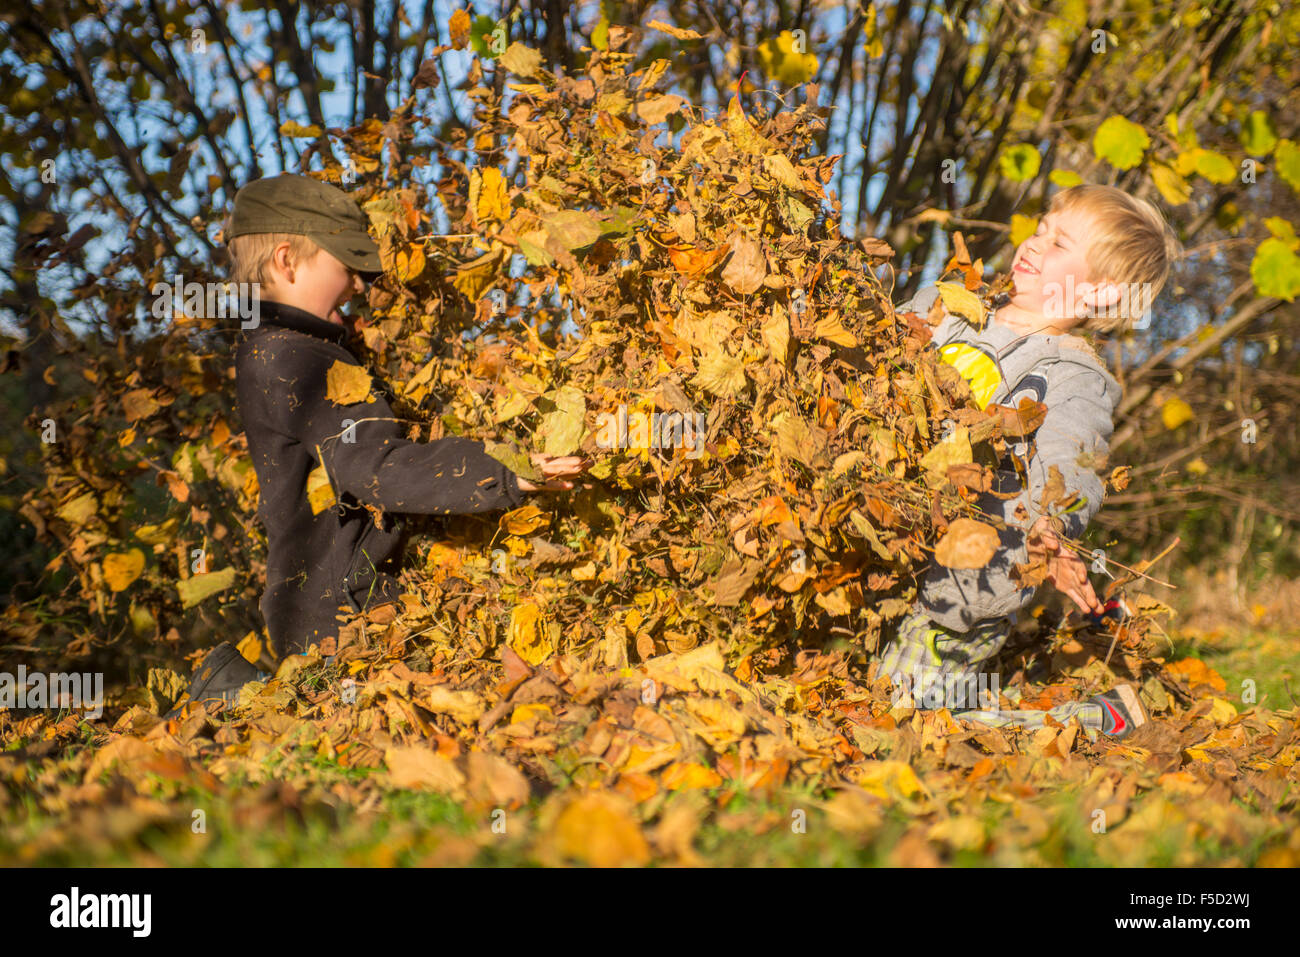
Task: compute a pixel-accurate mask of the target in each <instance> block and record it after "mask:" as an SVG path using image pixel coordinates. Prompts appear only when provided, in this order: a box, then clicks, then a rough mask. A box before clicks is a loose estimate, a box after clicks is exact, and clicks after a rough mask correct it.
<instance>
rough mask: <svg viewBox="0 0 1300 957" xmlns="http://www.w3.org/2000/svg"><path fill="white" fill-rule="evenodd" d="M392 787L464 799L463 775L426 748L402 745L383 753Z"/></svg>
mask: <svg viewBox="0 0 1300 957" xmlns="http://www.w3.org/2000/svg"><path fill="white" fill-rule="evenodd" d="M384 764H386V765H387V766H388V772H389V774H390V775H391V777H392V782H393V787H398V788H411V789H413V790H428V791H436V792H437V793H439V794H450V795H453V796H456V797H460V796H462V795H463V791H464V786H465V775H464V774H463V773H461V770H460V768H458V767H456V765H455V763H454V762H453V761H451V760H449V759H447V758H445V757H443V756H442V755H440V754H438V753H437V752H435V751H431V750H430V749H429V748H427V747H421V746H419V745H402V746H399V747H392V748H389V749H388V750H387V751H385V752H384Z"/></svg>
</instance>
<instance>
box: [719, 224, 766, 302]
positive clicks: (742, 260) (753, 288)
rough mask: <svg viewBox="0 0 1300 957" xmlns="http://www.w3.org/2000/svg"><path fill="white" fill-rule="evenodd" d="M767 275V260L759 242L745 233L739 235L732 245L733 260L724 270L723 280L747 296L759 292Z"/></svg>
mask: <svg viewBox="0 0 1300 957" xmlns="http://www.w3.org/2000/svg"><path fill="white" fill-rule="evenodd" d="M766 275H767V260H766V259H765V258H764V257H763V250H762V249H761V248H760V247H759V245H758V243H756V242H754V240H752V239H750V238H749V237H748V236H745V235H738V236H737V237H736V240H735V243H734V244H733V245H732V253H731V260H730V261H729V262H728V263H727V265H726V267H725V268H724V269H723V270H722V278H723V281H725V282H726V283H727V285H729V286H730V287H731V288H732V289H734V290H736V292H738V293H740V294H741V295H742V296H747V295H749V294H750V293H753V292H757V291H758V290H759V289H760V288H761V287H762V285H763V277H765V276H766Z"/></svg>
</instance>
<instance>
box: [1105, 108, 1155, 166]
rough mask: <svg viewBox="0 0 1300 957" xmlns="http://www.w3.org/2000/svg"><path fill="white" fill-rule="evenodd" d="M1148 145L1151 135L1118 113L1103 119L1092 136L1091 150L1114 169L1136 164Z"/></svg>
mask: <svg viewBox="0 0 1300 957" xmlns="http://www.w3.org/2000/svg"><path fill="white" fill-rule="evenodd" d="M1150 145H1151V137H1150V136H1148V135H1147V131H1146V130H1144V129H1143V128H1142V127H1140V126H1138V125H1137V124H1136V123H1134V122H1132V121H1130V120H1127V119H1125V118H1124V117H1122V116H1119V115H1116V116H1112V117H1110V118H1109V119H1107V120H1105V121H1104V122H1103V123H1102V124H1101V125H1100V126H1099V127H1097V132H1096V133H1095V134H1093V137H1092V151H1093V152H1094V153H1095V154H1096V155H1097V158H1098V159H1102V160H1105V161H1106V162H1108V163H1109V164H1110V165H1111V166H1113V167H1115V168H1116V169H1132V168H1133V167H1134V166H1137V164H1138V163H1140V162H1142V154H1143V153H1145V152H1146V150H1147V148H1148V147H1149V146H1150Z"/></svg>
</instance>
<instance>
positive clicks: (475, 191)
mask: <svg viewBox="0 0 1300 957" xmlns="http://www.w3.org/2000/svg"><path fill="white" fill-rule="evenodd" d="M469 198H470V203H471V205H472V206H473V207H474V216H475V218H476V219H477V220H478V222H480V223H482V222H484V221H485V220H489V219H496V220H500V221H501V222H505V221H506V220H507V219H509V218H510V195H509V189H508V186H507V184H506V178H505V177H504V176H502V175H501V170H499V169H497V168H496V167H495V166H487V167H484V168H483V170H481V171H480V170H477V169H476V170H474V171H473V172H472V173H470V176H469Z"/></svg>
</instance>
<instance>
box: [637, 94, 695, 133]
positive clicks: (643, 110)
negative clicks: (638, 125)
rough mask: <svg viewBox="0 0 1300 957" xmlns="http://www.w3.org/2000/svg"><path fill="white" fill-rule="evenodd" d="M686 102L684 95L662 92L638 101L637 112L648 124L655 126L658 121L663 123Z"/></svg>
mask: <svg viewBox="0 0 1300 957" xmlns="http://www.w3.org/2000/svg"><path fill="white" fill-rule="evenodd" d="M685 102H686V100H685V98H683V97H680V96H675V95H673V94H671V93H661V94H658V95H656V96H650V97H647V98H646V99H644V100H642V101H641V102H640V103H638V104H637V105H636V112H637V115H638V116H640V117H641V119H642V120H643V121H644V122H645V123H646V125H647V126H654V125H655V124H656V123H662V122H663V121H664V120H666V119H668V117H670V116H672V115H673V114H674V113H676V112H677V111H678V110H680V109H681V108H682V104H683V103H685Z"/></svg>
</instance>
